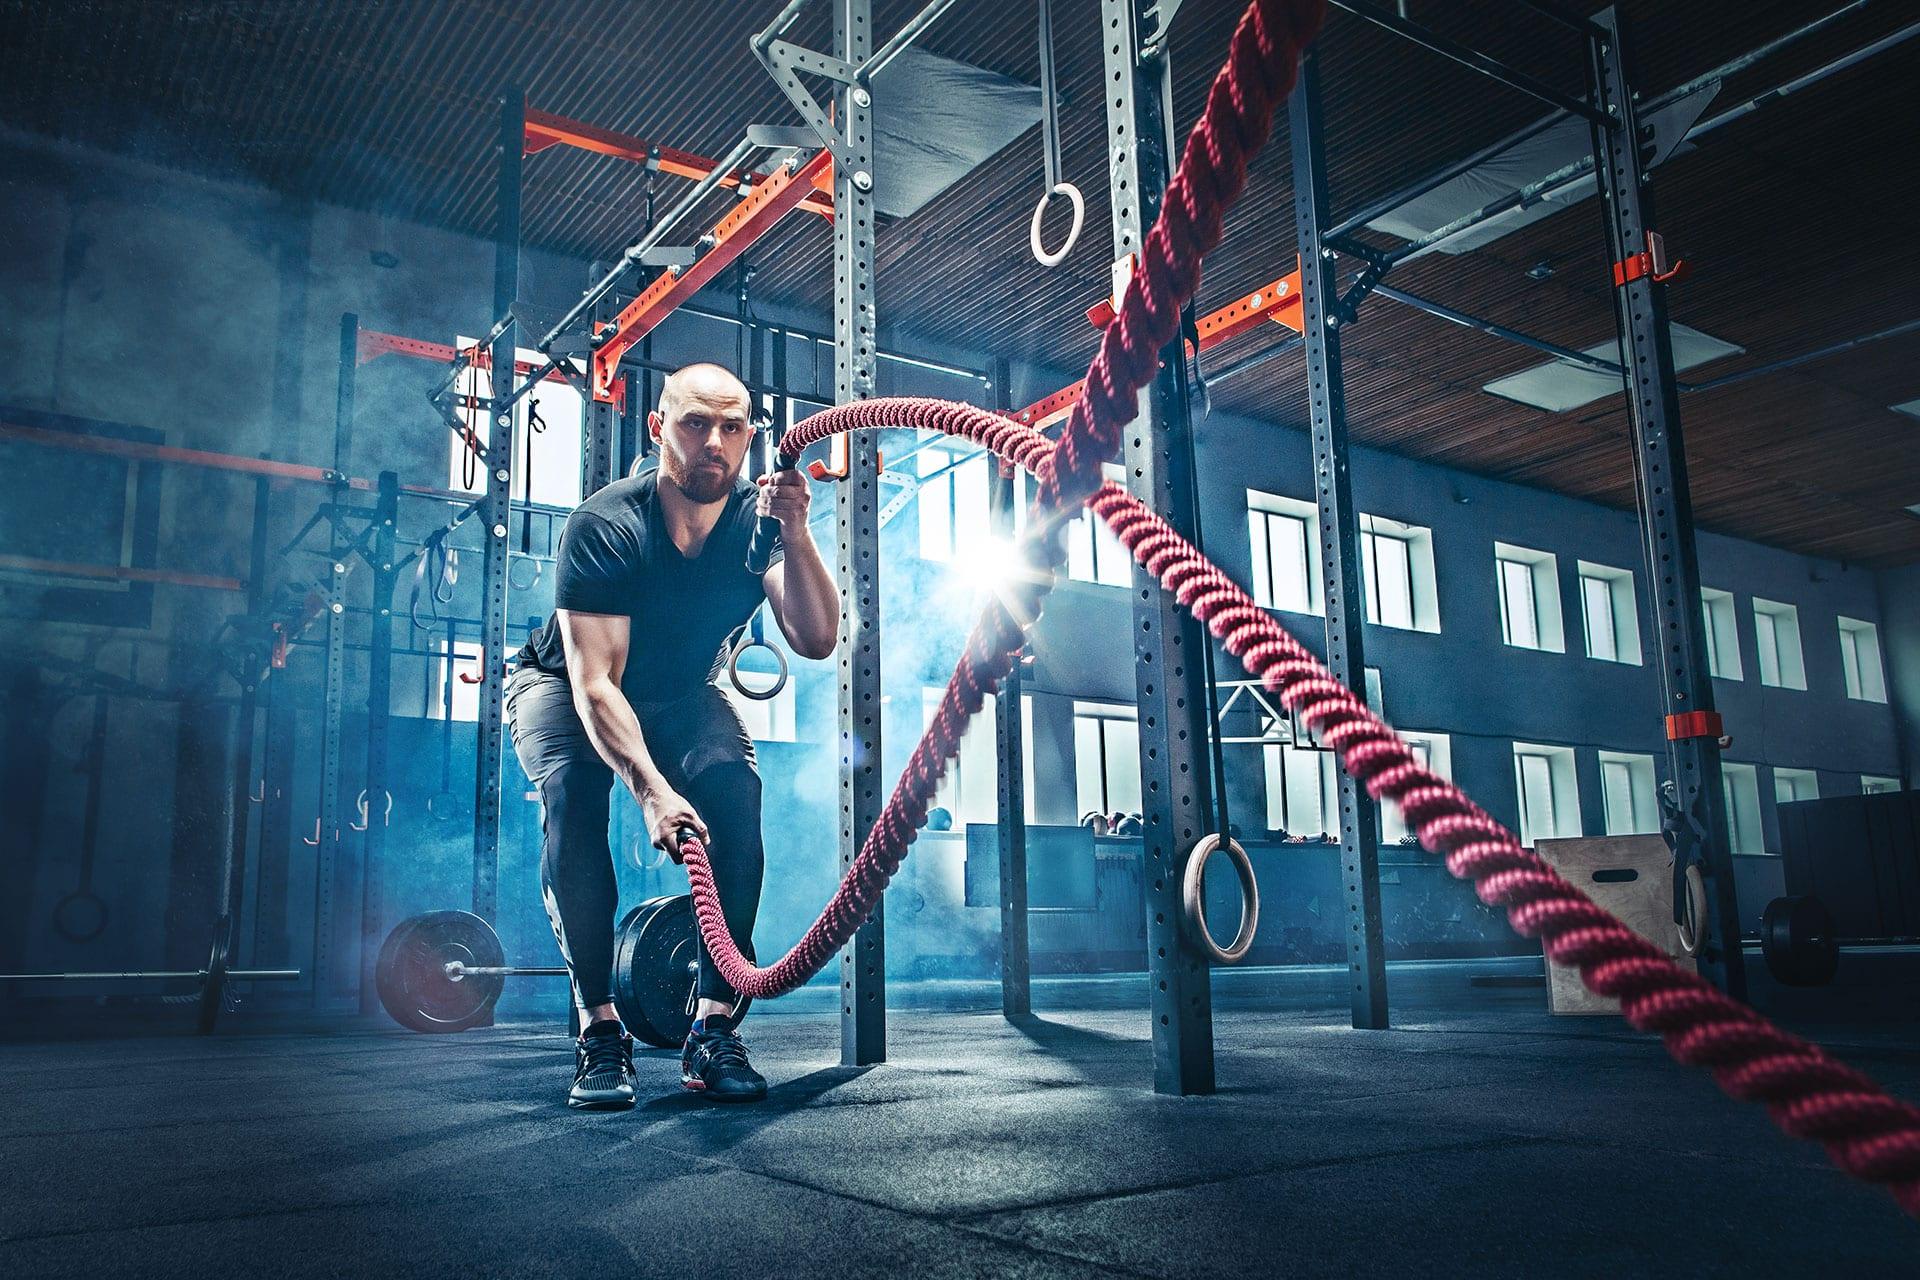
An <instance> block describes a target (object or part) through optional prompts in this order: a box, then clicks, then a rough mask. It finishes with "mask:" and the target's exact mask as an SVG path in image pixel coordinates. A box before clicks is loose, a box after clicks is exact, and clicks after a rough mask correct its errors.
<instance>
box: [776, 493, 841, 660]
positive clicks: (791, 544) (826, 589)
mask: <svg viewBox="0 0 1920 1280" xmlns="http://www.w3.org/2000/svg"><path fill="white" fill-rule="evenodd" d="M811 496H812V491H811V490H810V489H809V488H808V485H807V478H806V477H805V476H804V475H802V474H800V472H798V471H791V470H789V471H776V472H774V473H773V474H772V475H771V476H769V477H765V478H763V479H762V480H761V481H760V495H759V503H758V512H759V514H760V515H763V516H773V517H775V518H776V519H778V520H779V521H780V542H781V545H782V547H783V548H784V551H785V554H784V556H783V558H782V559H780V560H779V561H778V562H777V563H775V564H774V565H773V566H772V567H771V568H769V569H768V570H767V572H766V574H765V576H763V577H762V578H761V580H760V581H761V584H762V585H763V586H764V587H765V588H766V592H767V601H768V603H769V604H771V605H772V606H773V616H774V620H775V621H777V622H778V623H779V624H780V633H781V634H782V635H784V636H785V637H786V638H787V643H788V644H790V645H792V646H793V651H794V652H795V653H797V654H799V655H800V656H801V657H803V658H814V659H820V658H826V657H831V656H832V654H833V649H834V644H835V643H836V641H837V640H838V639H839V636H840V588H839V587H838V586H837V585H835V583H834V581H833V574H831V573H829V572H828V571H827V565H826V562H825V561H824V560H822V559H821V558H820V548H819V547H818V546H816V545H815V544H814V541H813V534H812V533H811V532H810V531H809V530H808V529H807V508H808V506H809V504H810V499H811Z"/></svg>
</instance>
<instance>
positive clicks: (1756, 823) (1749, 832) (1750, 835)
mask: <svg viewBox="0 0 1920 1280" xmlns="http://www.w3.org/2000/svg"><path fill="white" fill-rule="evenodd" d="M1720 786H1721V789H1722V790H1723V791H1724V792H1725V793H1726V797H1727V844H1728V845H1729V846H1730V847H1731V848H1732V850H1733V852H1735V853H1765V852H1766V851H1767V846H1766V842H1765V840H1764V839H1763V838H1762V837H1761V835H1760V771H1759V770H1758V769H1756V768H1754V767H1753V766H1752V765H1750V764H1723V765H1721V766H1720Z"/></svg>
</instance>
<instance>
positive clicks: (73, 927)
mask: <svg viewBox="0 0 1920 1280" xmlns="http://www.w3.org/2000/svg"><path fill="white" fill-rule="evenodd" d="M76 914H78V915H79V917H80V922H79V923H76V922H75V920H74V916H75V915H76ZM110 918H111V915H110V913H109V912H108V911H107V902H106V899H104V898H102V897H101V896H100V895H99V894H97V893H95V892H94V891H93V890H91V889H75V890H74V891H73V892H72V893H70V894H68V895H67V896H66V897H64V898H62V899H60V901H58V902H56V903H54V904H53V930H54V932H55V933H57V934H59V935H60V936H61V937H63V938H65V939H66V940H67V941H68V942H92V941H93V940H94V939H95V938H97V937H99V936H100V935H101V934H103V933H105V932H106V931H107V921H108V920H109V919H110Z"/></svg>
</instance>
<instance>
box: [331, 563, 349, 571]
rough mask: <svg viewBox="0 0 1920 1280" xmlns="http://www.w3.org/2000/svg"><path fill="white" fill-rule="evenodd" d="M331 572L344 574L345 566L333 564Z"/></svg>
mask: <svg viewBox="0 0 1920 1280" xmlns="http://www.w3.org/2000/svg"><path fill="white" fill-rule="evenodd" d="M333 571H334V572H335V573H345V572H346V571H347V566H345V565H344V564H338V563H336V564H335V565H334V566H333Z"/></svg>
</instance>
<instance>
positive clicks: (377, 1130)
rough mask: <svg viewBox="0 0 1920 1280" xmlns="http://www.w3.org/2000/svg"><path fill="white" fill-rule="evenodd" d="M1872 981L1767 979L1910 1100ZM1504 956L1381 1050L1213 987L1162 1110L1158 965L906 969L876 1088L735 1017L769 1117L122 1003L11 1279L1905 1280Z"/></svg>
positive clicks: (1781, 1153)
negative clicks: (224, 1026) (1500, 977)
mask: <svg viewBox="0 0 1920 1280" xmlns="http://www.w3.org/2000/svg"><path fill="white" fill-rule="evenodd" d="M1756 959H1757V958H1756ZM1909 959H1912V958H1909ZM1868 963H1869V962H1867V961H1865V960H1861V959H1858V958H1855V957H1849V958H1848V959H1847V960H1846V962H1845V964H1846V966H1847V967H1846V968H1844V969H1843V972H1842V975H1841V985H1839V986H1836V987H1834V988H1831V989H1828V990H1826V991H1823V992H1818V993H1808V992H1774V991H1758V992H1757V993H1756V994H1757V995H1758V996H1763V997H1765V1001H1764V1002H1765V1003H1768V1004H1770V1005H1771V1006H1772V1009H1773V1012H1775V1013H1776V1014H1777V1015H1779V1016H1780V1017H1782V1018H1783V1020H1784V1021H1785V1022H1786V1023H1787V1025H1789V1026H1790V1027H1792V1028H1793V1029H1795V1030H1797V1031H1800V1032H1801V1033H1803V1034H1807V1035H1811V1036H1813V1037H1815V1038H1817V1039H1819V1040H1821V1041H1822V1042H1824V1043H1826V1044H1828V1045H1829V1046H1831V1047H1832V1048H1834V1049H1835V1050H1836V1051H1838V1052H1839V1053H1840V1054H1841V1055H1842V1056H1843V1057H1844V1058H1845V1059H1846V1060H1848V1061H1849V1062H1851V1063H1853V1064H1854V1065H1856V1066H1858V1067H1860V1068H1862V1069H1864V1070H1866V1071H1868V1072H1869V1073H1871V1074H1873V1075H1875V1076H1876V1077H1878V1078H1879V1079H1880V1080H1881V1081H1882V1082H1884V1083H1885V1084H1887V1085H1888V1086H1889V1087H1891V1088H1892V1089H1893V1090H1894V1091H1895V1092H1897V1093H1900V1094H1902V1095H1904V1096H1906V1097H1909V1098H1911V1097H1916V1096H1920V976H1917V975H1916V973H1914V972H1912V971H1911V970H1920V965H1911V964H1903V965H1902V966H1900V969H1899V970H1891V969H1889V970H1887V971H1881V972H1874V973H1868V972H1866V965H1867V964H1868ZM1876 963H1881V964H1882V965H1883V968H1884V966H1885V962H1876ZM1536 966H1537V962H1536ZM1499 968H1500V966H1498V965H1489V964H1486V963H1480V964H1474V965H1459V964H1437V965H1427V966H1395V968H1394V970H1393V973H1392V981H1393V991H1394V994H1395V999H1396V1008H1395V1010H1394V1023H1395V1025H1394V1027H1393V1029H1391V1030H1389V1031H1383V1032H1359V1031H1354V1030H1352V1029H1351V1028H1350V1027H1349V1026H1348V1023H1347V1015H1346V1010H1345V1009H1344V1007H1342V1006H1340V1005H1339V1004H1338V1003H1337V995H1336V991H1337V984H1338V982H1339V977H1338V975H1337V973H1334V972H1318V973H1316V972H1313V971H1287V972H1284V973H1279V972H1275V971H1259V970H1252V971H1245V972H1232V973H1219V974H1216V975H1215V1030H1216V1053H1217V1061H1218V1064H1219V1080H1220V1088H1219V1090H1218V1092H1216V1093H1214V1094H1212V1095H1211V1096H1203V1097H1186V1098H1178V1097H1165V1096H1159V1095H1156V1094H1155V1093H1153V1091H1152V1055H1151V1047H1150V1045H1149V1043H1148V1038H1147V1037H1148V1028H1147V1025H1146V1018H1145V1014H1144V1013H1143V1012H1142V1010H1141V1006H1142V1004H1143V1003H1144V999H1143V998H1144V992H1143V991H1142V990H1141V989H1140V984H1141V983H1142V982H1143V981H1144V979H1143V978H1142V977H1141V976H1140V975H1124V976H1118V977H1112V978H1104V979H1072V980H1041V981H1039V982H1036V984H1035V1003H1036V1005H1037V1006H1040V1007H1041V1009H1042V1012H1041V1013H1039V1014H1038V1015H1037V1016H1036V1017H1035V1018H1034V1019H1033V1020H1031V1021H1030V1022H1026V1023H1024V1024H1018V1025H1016V1024H1009V1023H1008V1022H1007V1021H1005V1020H1004V1019H1003V1018H1001V1017H1000V1016H999V1014H998V1013H997V1012H996V1011H995V1009H996V1005H995V1001H996V1000H997V988H995V987H991V986H989V985H987V984H904V983H903V984H896V985H895V986H894V988H893V989H892V990H891V991H890V999H891V1001H892V1002H893V1003H894V1004H895V1005H896V1008H895V1009H894V1011H893V1014H892V1017H891V1020H890V1026H889V1060H888V1061H887V1062H886V1063H885V1064H884V1065H880V1066H876V1067H871V1068H867V1069H849V1068H844V1067H841V1066H840V1065H838V1064H839V1024H838V1020H837V1018H836V1016H835V1012H836V1011H835V1008H834V1005H833V992H832V990H831V989H828V990H824V991H817V990H809V991H803V992H801V993H799V994H798V995H796V996H793V997H789V998H787V999H785V1000H782V1001H780V1002H777V1003H768V1004H765V1005H762V1006H761V1007H760V1008H758V1009H757V1010H756V1011H755V1013H754V1014H753V1016H752V1017H751V1018H750V1019H749V1020H748V1023H747V1028H746V1030H747V1031H748V1033H749V1034H748V1039H749V1043H750V1045H751V1046H752V1047H753V1049H754V1051H755V1057H756V1061H757V1063H758V1065H760V1067H761V1068H762V1070H764V1071H765V1072H766V1074H767V1076H768V1078H769V1079H770V1081H771V1082H772V1092H771V1096H770V1097H769V1098H768V1100H767V1102H766V1103H765V1104H764V1105H760V1106H755V1107H740V1108H720V1107H716V1106H713V1105H710V1104H704V1103H702V1102H700V1101H699V1100H697V1099H696V1098H694V1097H693V1096H690V1095H685V1094H683V1093H681V1091H680V1090H679V1089H678V1087H677V1079H678V1077H677V1062H676V1058H675V1055H674V1054H672V1053H671V1052H667V1051H650V1052H646V1053H645V1054H643V1056H642V1057H641V1059H640V1062H639V1068H640V1080H641V1087H642V1100H641V1104H640V1105H639V1106H638V1107H637V1108H635V1109H634V1110H633V1111H630V1112H625V1113H613V1114H597V1115H588V1114H579V1113H573V1112H569V1111H568V1110H567V1109H566V1108H565V1107H564V1106H563V1105H562V1102H561V1098H562V1093H563V1091H564V1087H565V1084H566V1082H567V1081H568V1079H569V1078H570V1073H571V1068H572V1056H571V1046H570V1042H569V1041H568V1040H567V1038H566V1036H565V1034H564V1028H563V1027H560V1028H556V1027H555V1026H553V1025H549V1024H515V1025H502V1026H496V1027H493V1028H489V1029H484V1030H476V1031H470V1032H467V1033H464V1034H461V1035H454V1036H440V1037H435V1036H421V1035H415V1034H412V1033H409V1032H405V1031H401V1030H398V1029H396V1028H394V1027H393V1026H392V1025H391V1024H388V1023H379V1022H374V1021H372V1020H368V1021H367V1022H365V1023H354V1024H352V1025H350V1026H342V1025H340V1024H338V1023H334V1024H328V1025H326V1026H324V1027H319V1028H316V1027H314V1026H312V1025H308V1026H304V1027H303V1026H299V1025H291V1024H290V1025H288V1026H286V1027H284V1028H280V1027H276V1028H274V1029H271V1030H261V1029H248V1027H247V1025H246V1024H241V1026H240V1028H239V1029H237V1030H235V1031H234V1032H232V1033H230V1034H222V1035H217V1036H214V1037H211V1038H205V1039H202V1038H196V1037H192V1036H187V1035H179V1034H173V1035H153V1036H136V1037H133V1038H129V1037H127V1036H126V1035H124V1034H110V1032H111V1028H110V1027H109V1026H108V1025H106V1023H107V1021H108V1020H107V1019H105V1018H103V1019H102V1020H101V1022H102V1025H100V1026H99V1027H97V1028H96V1030H97V1031H98V1032H99V1034H96V1035H94V1036H92V1037H91V1038H86V1039H63V1040H38V1041H19V1040H16V1041H15V1042H13V1043H10V1044H8V1045H7V1046H5V1048H4V1050H3V1051H0V1080H3V1081H4V1090H5V1097H6V1099H7V1106H6V1108H5V1111H4V1114H3V1115H0V1153H3V1156H0V1274H4V1275H7V1276H22V1277H25V1276H85V1277H89V1280H97V1278H98V1277H101V1276H149V1275H152V1276H191V1277H204V1276H230V1275H231V1276H251V1275H263V1274H264V1275H273V1276H275V1277H295V1276H340V1275H369V1276H447V1277H473V1276H587V1275H641V1276H726V1277H728V1278H729V1280H734V1278H736V1277H738V1278H743V1280H744V1278H746V1277H756V1276H769V1277H773V1276H779V1277H794V1276H812V1275H825V1276H833V1277H836V1278H844V1277H855V1276H868V1275H873V1276H900V1275H904V1274H911V1275H915V1276H1170V1277H1214V1276H1218V1275H1221V1274H1223V1273H1225V1274H1251V1275H1259V1276H1317V1275H1346V1276H1353V1275H1369V1276H1370V1275H1385V1276H1477V1275H1531V1274H1553V1275H1584V1276H1613V1275H1638V1274H1645V1273H1648V1272H1652V1271H1655V1270H1658V1271H1659V1272H1662V1273H1667V1274H1675V1275H1715V1276H1720V1275H1733V1274H1739V1275H1742V1276H1776V1275H1777V1276H1805V1275H1812V1274H1816V1273H1820V1274H1829V1275H1845V1276H1890V1275H1915V1274H1920V1231H1917V1230H1916V1228H1915V1225H1914V1224H1913V1223H1912V1222H1910V1221H1908V1220H1907V1219H1905V1218H1903V1217H1902V1216H1901V1215H1900V1214H1899V1213H1898V1212H1897V1211H1896V1209H1895V1208H1894V1206H1893V1203H1892V1201H1891V1200H1890V1199H1889V1198H1888V1197H1886V1196H1885V1195H1883V1194H1881V1193H1879V1192H1876V1191H1873V1190H1871V1189H1869V1188H1865V1187H1863V1186H1861V1185H1859V1184H1856V1183H1853V1182H1851V1181H1849V1180H1848V1179H1847V1178H1846V1177H1844V1176H1843V1175H1841V1174H1840V1173H1839V1172H1837V1171H1836V1170H1835V1169H1834V1168H1833V1167H1832V1166H1831V1165H1829V1164H1828V1163H1827V1161H1826V1159H1825V1157H1824V1155H1823V1153H1822V1152H1821V1151H1820V1150H1819V1149H1818V1148H1817V1147H1815V1146H1813V1145H1811V1144H1807V1143H1802V1142H1796V1141H1793V1140H1790V1139H1787V1138H1785V1137H1783V1136H1781V1135H1780V1134H1779V1133H1778V1132H1777V1131H1776V1130H1775V1129H1774V1128H1773V1126H1772V1125H1771V1123H1770V1122H1769V1121H1768V1119H1767V1117H1766V1115H1765V1114H1764V1113H1763V1112H1762V1111H1761V1110H1759V1109H1758V1108H1755V1107H1751V1106H1746V1105H1742V1104H1737V1103H1733V1102H1731V1101H1728V1100H1727V1099H1725V1098H1724V1097H1722V1096H1721V1095H1720V1094H1719V1093H1718V1091H1717V1090H1716V1089H1715V1088H1714V1086H1713V1084H1712V1082H1711V1080H1710V1079H1709V1078H1708V1077H1707V1076H1706V1075H1705V1073H1703V1072H1700V1071H1697V1070H1691V1069H1685V1068H1681V1067H1678V1066H1675V1065H1674V1064H1672V1063H1671V1062H1670V1061H1669V1060H1668V1058H1667V1057H1666V1055H1665V1053H1664V1052H1663V1051H1662V1050H1661V1048H1660V1046H1659V1045H1658V1043H1657V1042H1655V1041H1653V1040H1652V1039H1650V1038H1648V1037H1645V1036H1642V1035H1639V1034H1637V1033H1634V1032H1632V1031H1631V1030H1629V1029H1628V1028H1626V1027H1625V1025H1624V1024H1623V1023H1621V1022H1620V1021H1619V1020H1618V1019H1615V1018H1589V1019H1568V1018H1552V1017H1550V1016H1548V1014H1547V1013H1546V1011H1545V1008H1544V999H1543V996H1542V992H1541V991H1540V989H1539V988H1537V987H1525V986H1507V987H1502V986H1491V987H1489V986H1486V985H1480V984H1475V983H1474V982H1472V977H1473V976H1474V975H1476V974H1477V975H1481V976H1482V980H1483V982H1484V980H1485V976H1486V975H1487V974H1489V973H1497V971H1498V969H1499ZM1508 968H1509V971H1511V966H1508ZM1755 968H1756V969H1757V968H1758V965H1757V964H1756V965H1755ZM1759 981H1760V984H1761V985H1762V986H1764V982H1765V980H1764V975H1763V976H1762V977H1761V979H1760V980H1759Z"/></svg>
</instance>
